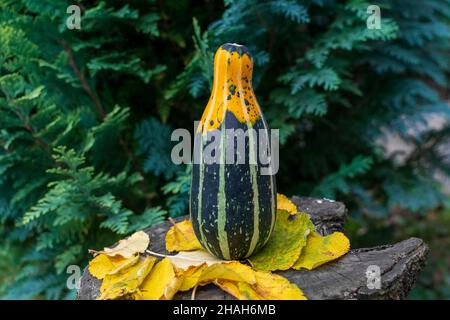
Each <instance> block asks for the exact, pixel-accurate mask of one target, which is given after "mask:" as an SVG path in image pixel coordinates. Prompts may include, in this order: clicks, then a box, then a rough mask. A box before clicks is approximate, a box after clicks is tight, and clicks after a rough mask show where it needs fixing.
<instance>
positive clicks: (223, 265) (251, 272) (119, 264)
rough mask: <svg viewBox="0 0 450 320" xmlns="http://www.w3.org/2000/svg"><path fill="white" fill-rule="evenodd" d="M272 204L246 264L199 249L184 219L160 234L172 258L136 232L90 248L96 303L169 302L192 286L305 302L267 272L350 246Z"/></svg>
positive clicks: (284, 205)
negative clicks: (272, 219)
mask: <svg viewBox="0 0 450 320" xmlns="http://www.w3.org/2000/svg"><path fill="white" fill-rule="evenodd" d="M277 202H278V205H277V220H276V223H275V227H274V230H273V233H272V235H271V237H270V239H269V241H268V243H267V244H266V246H265V247H264V248H262V249H261V250H260V251H259V252H257V253H256V254H254V255H253V256H251V257H250V258H248V261H247V262H248V264H249V265H247V264H244V263H242V262H240V261H225V260H220V259H218V258H216V257H214V256H212V255H210V254H209V253H208V252H206V251H204V250H203V248H202V246H201V245H200V243H199V242H198V240H197V238H196V237H195V234H194V231H193V228H192V224H191V222H190V221H189V220H184V221H181V222H179V223H173V226H172V227H171V228H170V229H169V230H168V232H167V234H166V239H165V240H166V249H167V251H168V252H178V253H177V254H174V255H164V254H160V253H157V252H152V251H150V250H147V248H148V247H149V244H150V238H149V236H148V235H147V234H146V233H145V232H142V231H139V232H136V233H134V234H133V235H131V236H130V237H129V238H127V239H124V240H121V241H119V243H118V244H117V245H116V246H115V247H112V248H104V249H103V250H102V251H94V250H90V252H92V253H93V254H94V255H95V258H94V259H93V260H91V261H90V263H89V271H90V273H91V274H92V275H93V276H94V277H96V278H97V279H99V280H102V285H101V287H100V296H99V297H98V299H135V300H155V299H156V300H169V299H172V298H173V297H174V295H175V294H176V293H177V292H179V291H181V292H182V291H188V290H192V289H193V291H192V297H193V298H194V297H195V291H196V288H197V287H198V286H204V285H207V284H211V283H213V284H215V285H216V286H218V287H219V288H221V289H222V290H224V291H226V292H228V293H229V294H231V295H232V296H234V297H236V298H237V299H240V300H272V299H281V300H304V299H306V297H305V295H304V294H303V292H302V291H301V289H300V288H298V287H297V286H296V285H295V284H293V283H291V282H289V280H288V279H286V278H284V277H282V276H280V275H278V274H275V273H272V271H276V270H288V269H295V270H299V269H302V268H303V269H308V270H312V269H314V268H317V267H319V266H321V265H323V264H325V263H327V262H330V261H333V260H335V259H337V258H339V257H341V256H343V255H344V254H346V253H347V252H348V250H349V248H350V243H349V240H348V238H347V237H346V236H345V235H344V234H342V233H341V232H334V233H333V234H330V235H328V236H321V235H320V234H319V233H317V232H316V231H315V227H314V225H313V223H312V222H311V220H310V218H309V216H308V215H307V214H306V213H298V212H297V207H296V206H295V204H293V203H292V202H291V201H290V200H289V199H288V198H287V197H286V196H284V195H281V194H278V195H277ZM147 254H149V255H147ZM145 255H147V256H145ZM157 257H161V258H162V259H160V260H159V261H158V258H157Z"/></svg>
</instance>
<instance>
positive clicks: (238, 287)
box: [215, 271, 307, 300]
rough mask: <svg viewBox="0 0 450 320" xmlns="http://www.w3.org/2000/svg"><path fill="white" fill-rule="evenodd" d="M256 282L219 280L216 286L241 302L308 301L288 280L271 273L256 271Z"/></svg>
mask: <svg viewBox="0 0 450 320" xmlns="http://www.w3.org/2000/svg"><path fill="white" fill-rule="evenodd" d="M254 275H255V279H256V282H255V283H254V284H249V283H247V282H237V281H229V280H217V281H216V282H215V284H216V285H217V286H219V287H220V288H221V289H222V290H224V291H226V292H228V293H229V294H231V295H232V296H234V297H235V298H237V299H239V300H306V299H307V298H306V297H305V295H304V294H303V292H302V291H301V290H300V289H299V288H298V287H297V286H296V285H295V284H293V283H291V282H289V280H288V279H286V278H284V277H282V276H280V275H277V274H273V273H270V272H263V271H255V272H254Z"/></svg>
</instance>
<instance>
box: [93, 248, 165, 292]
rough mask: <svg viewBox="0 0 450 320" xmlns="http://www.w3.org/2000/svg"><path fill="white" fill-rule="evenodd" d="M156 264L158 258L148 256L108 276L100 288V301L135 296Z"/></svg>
mask: <svg viewBox="0 0 450 320" xmlns="http://www.w3.org/2000/svg"><path fill="white" fill-rule="evenodd" d="M155 262H156V258H154V257H151V256H148V257H146V258H145V259H141V260H140V261H139V262H138V263H136V264H135V265H133V266H131V267H129V268H126V269H123V270H122V271H120V272H118V273H116V274H111V275H106V276H105V278H104V279H103V282H102V285H101V287H100V297H99V298H98V299H99V300H109V299H117V298H120V297H123V296H126V295H129V294H133V293H134V292H136V290H137V289H138V287H139V285H140V284H141V283H142V282H143V281H144V279H145V277H146V276H147V275H148V273H149V272H150V270H152V268H153V265H154V264H155Z"/></svg>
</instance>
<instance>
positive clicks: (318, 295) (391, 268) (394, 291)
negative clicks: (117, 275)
mask: <svg viewBox="0 0 450 320" xmlns="http://www.w3.org/2000/svg"><path fill="white" fill-rule="evenodd" d="M292 200H293V202H294V203H295V204H296V205H297V206H298V208H299V210H300V211H305V212H307V213H308V214H309V215H310V216H311V220H312V221H313V222H314V224H315V225H316V228H317V230H318V231H319V232H320V233H322V234H324V235H326V234H329V233H331V232H333V231H340V230H342V228H343V226H344V222H345V219H346V216H347V209H346V208H345V205H344V204H343V203H341V202H336V201H332V200H327V199H311V198H299V197H294V198H293V199H292ZM186 218H187V217H181V218H178V219H177V220H182V219H186ZM170 226H171V224H170V223H169V222H165V223H162V224H160V225H157V226H154V227H152V228H149V229H147V230H145V232H147V233H148V234H149V235H150V237H151V243H150V248H151V250H153V251H156V252H160V253H167V252H166V250H165V239H164V238H165V234H166V232H167V230H168V228H169V227H170ZM427 253H428V247H427V246H426V245H425V244H424V243H423V241H422V240H420V239H417V238H410V239H408V240H405V241H402V242H399V243H397V244H394V245H387V246H379V247H374V248H366V249H353V250H351V251H350V252H349V253H348V254H347V255H345V256H344V257H342V258H341V259H339V260H338V261H335V262H332V263H329V264H326V265H324V266H321V267H319V268H317V269H314V270H312V271H308V270H300V271H295V270H287V271H282V272H276V273H278V274H280V275H282V276H284V277H286V278H288V279H289V280H290V281H291V282H293V283H295V284H297V285H298V286H299V287H300V288H301V289H302V290H303V291H304V293H305V294H306V296H307V297H308V298H309V299H403V298H405V297H406V296H407V294H408V292H409V291H410V290H411V288H412V287H413V285H414V283H415V281H416V278H417V275H418V274H419V272H420V270H421V269H422V267H423V265H424V263H425V259H426V256H427ZM369 266H372V268H373V266H376V267H379V270H380V281H381V288H380V289H370V288H369V287H368V286H367V282H368V279H367V276H366V272H367V270H368V267H369ZM376 267H375V268H376ZM100 285H101V282H100V281H99V280H97V279H96V278H94V277H93V276H92V275H91V274H90V273H89V270H88V269H87V268H86V269H85V272H84V275H83V277H82V278H81V286H80V290H79V291H78V299H82V300H84V299H88V300H91V299H95V298H96V297H97V296H98V294H99V288H100ZM190 298H191V293H190V292H186V293H179V294H177V295H176V296H175V299H190ZM196 299H199V300H200V299H208V300H215V299H225V300H227V299H233V297H231V296H230V295H228V294H226V293H225V292H223V291H222V290H220V289H218V288H217V287H215V286H214V285H207V286H204V287H201V288H198V289H197V291H196Z"/></svg>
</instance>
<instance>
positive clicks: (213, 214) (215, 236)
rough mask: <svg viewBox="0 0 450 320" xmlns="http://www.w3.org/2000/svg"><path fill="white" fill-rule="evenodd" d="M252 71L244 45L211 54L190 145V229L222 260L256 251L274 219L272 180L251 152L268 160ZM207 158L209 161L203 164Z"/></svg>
mask: <svg viewBox="0 0 450 320" xmlns="http://www.w3.org/2000/svg"><path fill="white" fill-rule="evenodd" d="M252 72H253V59H252V57H251V56H250V54H249V52H248V50H247V49H246V48H245V47H244V46H242V45H238V44H228V43H227V44H224V45H222V46H221V47H220V48H219V49H218V50H217V52H216V54H215V57H214V82H213V88H212V92H211V97H210V99H209V102H208V104H207V106H206V108H205V111H204V113H203V116H202V118H201V121H200V124H199V126H198V128H197V129H196V135H195V142H194V159H197V160H198V161H195V160H194V164H193V170H192V181H191V182H192V183H191V199H190V216H191V220H192V225H193V228H194V232H195V234H196V236H197V238H198V240H199V242H200V243H201V244H202V246H203V247H204V248H205V249H206V250H207V251H208V252H210V253H211V254H213V255H215V256H217V257H219V258H221V259H226V260H237V259H242V258H246V257H249V256H250V255H252V254H253V253H255V252H256V251H258V250H259V249H261V248H262V247H263V246H264V245H265V244H266V242H267V240H268V239H269V236H270V234H271V232H272V230H273V227H274V224H275V218H276V183H275V175H274V174H272V173H270V174H267V172H266V171H265V170H263V169H264V168H265V166H266V165H267V161H265V162H264V163H263V162H262V161H261V157H258V155H261V151H260V152H259V153H258V151H257V150H258V147H259V148H260V149H261V148H262V149H264V148H265V150H266V152H267V154H268V155H269V156H270V154H271V153H270V152H271V146H270V144H269V143H268V141H269V140H270V138H269V136H270V135H269V134H270V132H269V129H268V127H267V123H266V121H265V120H264V118H263V115H262V113H261V109H260V107H259V105H258V102H257V101H256V97H255V94H254V92H253V88H252ZM252 129H253V130H252ZM242 133H244V135H242ZM239 134H240V135H239ZM239 136H241V137H242V136H243V137H244V138H243V139H241V140H239ZM263 138H264V139H263ZM239 141H240V142H241V144H240V146H241V148H240V149H239ZM261 141H266V145H264V143H262V144H261ZM212 144H215V146H217V148H212V147H211V146H212ZM211 150H212V151H211ZM207 155H209V156H210V157H212V158H213V160H214V161H211V159H210V161H206V158H207V157H206V156H207ZM266 168H267V167H266Z"/></svg>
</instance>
